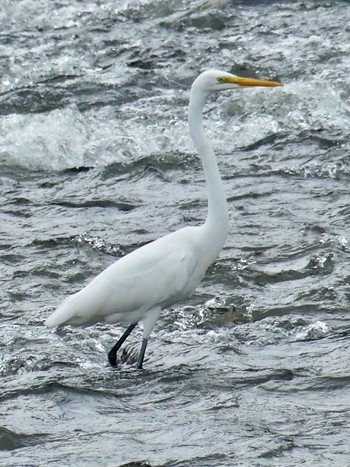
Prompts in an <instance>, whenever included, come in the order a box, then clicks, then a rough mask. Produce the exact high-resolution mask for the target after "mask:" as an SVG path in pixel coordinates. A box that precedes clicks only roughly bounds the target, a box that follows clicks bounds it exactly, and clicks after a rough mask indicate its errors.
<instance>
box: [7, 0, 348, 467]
mask: <svg viewBox="0 0 350 467" xmlns="http://www.w3.org/2000/svg"><path fill="white" fill-rule="evenodd" d="M349 17H350V4H349V2H348V1H335V0H333V1H332V0H330V1H327V2H323V1H296V2H291V1H267V0H266V1H263V0H261V1H258V0H257V1H252V0H251V1H248V0H246V1H233V0H232V1H231V2H228V1H224V0H221V1H219V0H217V1H214V0H208V1H201V0H198V1H195V2H194V1H192V2H191V1H189V0H182V1H180V0H165V1H163V0H158V1H157V0H143V1H136V0H124V1H119V2H117V1H103V0H101V1H84V2H81V1H78V0H69V1H68V0H59V1H56V2H50V1H49V0H40V1H34V0H21V1H19V2H10V1H4V2H2V6H1V11H0V24H1V28H0V53H1V60H0V69H1V73H0V181H1V184H0V190H1V198H0V199H1V212H0V231H1V235H0V270H1V276H0V280H1V292H0V299H1V308H0V347H1V359H0V415H1V417H0V451H1V453H0V465H1V466H46V465H50V466H64V465H72V466H78V467H79V466H91V467H93V466H106V467H112V466H113V467H116V466H118V467H119V466H122V465H125V464H127V465H129V466H131V465H134V466H136V465H138V466H146V465H149V466H168V467H170V466H181V467H183V466H194V467H195V466H198V467H202V466H272V465H274V466H294V465H317V466H329V465H332V466H335V465H336V466H343V465H344V466H347V465H349V463H350V441H349V439H350V421H349V420H350V363H349V351H350V336H349V334H350V306H349V299H350V288H349V280H350V245H349V225H350V207H349V181H350V163H349V149H350V145H349V116H350V105H349V97H350V88H349V75H350V58H349V52H350V50H349V49H350V47H349V40H350V26H349V21H348V19H349ZM208 68H219V69H222V70H226V71H231V72H234V73H236V74H241V75H249V76H257V77H260V78H266V79H279V80H281V81H282V82H283V83H284V87H283V88H278V89H263V88H260V89H259V88H255V89H237V91H236V92H227V93H222V94H220V95H216V96H212V97H211V98H210V99H209V101H208V104H207V106H206V108H205V118H206V129H207V132H208V135H209V137H210V138H211V140H212V141H213V144H214V147H215V151H216V154H217V156H218V161H219V166H220V170H221V173H222V176H223V179H224V184H225V190H226V193H227V197H228V202H229V213H230V232H229V236H228V238H227V241H226V243H225V247H224V249H223V251H222V253H221V255H220V257H219V258H218V259H217V261H216V262H215V264H214V265H213V266H212V267H211V268H210V269H209V271H208V273H207V275H206V277H205V279H204V280H203V281H202V283H201V284H200V286H199V287H198V289H197V291H196V292H195V294H194V295H193V296H192V297H191V298H189V299H188V300H187V301H186V302H185V303H179V304H177V305H176V306H174V307H172V308H171V309H169V310H165V311H164V312H163V314H162V315H161V318H160V319H159V320H158V322H157V324H156V327H155V330H154V332H153V334H152V336H151V340H150V343H149V348H148V354H147V355H146V357H147V358H146V361H145V368H144V370H143V371H137V370H136V369H135V356H136V355H137V351H138V348H139V345H140V339H141V336H142V331H141V329H140V328H139V329H137V331H136V332H135V334H134V335H132V336H131V337H130V339H129V340H128V341H127V345H126V346H125V352H124V353H123V354H122V355H120V359H121V363H120V366H119V368H118V369H116V370H112V369H111V368H110V367H109V366H108V364H107V358H106V353H107V352H108V350H109V348H110V347H111V346H112V345H113V344H114V343H115V342H116V340H117V339H118V337H119V336H120V335H121V333H122V332H123V330H124V328H123V327H122V326H118V325H116V326H109V325H102V324H100V325H96V326H93V327H90V328H85V329H81V328H71V327H69V326H68V327H65V328H63V329H61V330H59V331H51V330H49V329H47V328H46V327H45V326H44V324H43V322H44V320H45V319H46V317H47V316H48V315H49V314H50V313H51V312H52V311H53V310H54V309H55V307H56V306H57V305H58V303H59V302H60V301H61V300H62V299H63V298H64V297H66V296H67V295H69V294H71V293H72V292H74V291H77V290H79V289H80V288H82V287H83V286H84V285H86V284H87V283H88V282H89V280H91V279H92V278H93V277H94V276H95V275H96V274H97V273H98V272H100V271H101V270H102V269H104V268H105V267H107V266H108V265H109V264H111V263H112V262H113V261H115V260H116V259H117V258H119V257H121V256H123V255H124V254H126V253H128V252H130V251H132V250H134V249H135V248H137V247H139V246H141V245H143V244H144V243H146V242H148V241H151V240H154V239H156V238H158V237H159V236H161V235H164V234H166V233H168V232H170V231H173V230H176V229H178V228H181V227H184V226H186V225H198V224H200V223H201V222H203V220H204V219H205V214H206V191H205V185H204V177H203V172H202V169H201V165H200V161H199V159H198V157H197V155H196V152H195V150H194V148H193V145H192V143H191V140H190V138H189V135H188V129H187V123H186V120H187V105H188V98H189V88H190V86H191V83H192V81H193V79H194V78H195V77H196V76H197V75H198V74H199V73H200V72H201V71H203V70H205V69H208ZM130 293H132V291H130Z"/></svg>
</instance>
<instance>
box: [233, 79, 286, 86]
mask: <svg viewBox="0 0 350 467" xmlns="http://www.w3.org/2000/svg"><path fill="white" fill-rule="evenodd" d="M228 81H229V82H230V83H236V84H239V85H240V86H269V87H272V86H283V84H282V83H279V82H278V81H266V80H264V79H255V78H242V77H240V76H232V78H231V77H230V78H228Z"/></svg>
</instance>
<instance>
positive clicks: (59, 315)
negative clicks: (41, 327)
mask: <svg viewBox="0 0 350 467" xmlns="http://www.w3.org/2000/svg"><path fill="white" fill-rule="evenodd" d="M73 297H74V295H72V296H70V297H68V298H66V299H65V300H64V301H63V302H62V303H61V304H60V305H59V307H58V308H57V310H56V311H54V312H53V313H52V314H51V315H50V316H49V317H48V318H47V319H46V321H45V325H46V326H48V327H49V328H56V327H58V326H61V325H62V324H68V323H70V322H71V321H72V320H74V317H75V316H76V313H75V309H74V307H73V306H72V303H71V302H72V299H73Z"/></svg>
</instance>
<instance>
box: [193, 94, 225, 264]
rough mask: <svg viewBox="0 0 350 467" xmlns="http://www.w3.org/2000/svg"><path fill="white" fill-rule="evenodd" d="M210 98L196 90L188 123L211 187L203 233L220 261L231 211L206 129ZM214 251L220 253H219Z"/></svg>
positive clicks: (208, 185) (208, 191) (208, 184)
mask: <svg viewBox="0 0 350 467" xmlns="http://www.w3.org/2000/svg"><path fill="white" fill-rule="evenodd" d="M206 97H207V95H206V94H205V93H203V92H201V90H200V89H194V88H193V87H192V91H191V98H190V105H189V109H188V123H189V128H190V134H191V137H192V140H193V142H194V145H195V147H196V149H197V151H198V153H199V155H200V158H201V161H202V165H203V170H204V175H205V180H206V184H207V193H208V215H207V219H206V222H205V224H204V226H203V229H204V232H205V238H206V240H207V241H208V242H209V245H210V247H211V248H212V250H213V254H215V257H216V256H217V254H218V252H219V251H220V250H221V247H222V245H223V243H224V241H225V238H226V236H227V232H228V209H227V202H226V197H225V193H224V189H223V185H222V181H221V177H220V172H219V168H218V165H217V162H216V157H215V154H214V150H213V148H212V146H211V144H210V141H209V140H208V138H207V136H206V135H205V132H204V128H203V117H202V112H203V107H204V103H205V99H206ZM214 250H217V251H216V253H214Z"/></svg>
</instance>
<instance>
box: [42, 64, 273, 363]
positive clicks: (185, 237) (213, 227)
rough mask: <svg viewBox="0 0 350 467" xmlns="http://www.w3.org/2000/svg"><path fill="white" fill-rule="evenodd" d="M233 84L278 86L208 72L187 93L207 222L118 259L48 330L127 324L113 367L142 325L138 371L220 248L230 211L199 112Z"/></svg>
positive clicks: (72, 300)
mask: <svg viewBox="0 0 350 467" xmlns="http://www.w3.org/2000/svg"><path fill="white" fill-rule="evenodd" d="M237 85H240V86H281V83H278V82H275V81H264V80H259V79H251V78H242V77H239V76H235V75H232V74H230V73H226V72H222V71H216V70H209V71H205V72H204V73H202V74H201V75H199V76H198V78H197V79H196V80H195V81H194V83H193V84H192V88H191V97H190V104H189V109H188V124H189V129H190V134H191V137H192V140H193V142H194V145H195V147H196V148H197V151H198V153H199V155H200V157H201V161H202V165H203V170H204V174H205V180H206V185H207V192H208V214H207V218H206V221H205V223H204V224H203V225H201V226H198V227H185V228H182V229H180V230H177V231H176V232H173V233H170V234H168V235H166V236H164V237H162V238H159V239H158V240H155V241H154V242H152V243H148V244H147V245H144V246H142V247H141V248H139V249H137V250H135V251H133V252H132V253H130V254H128V255H126V256H124V257H123V258H121V259H119V260H117V261H116V262H115V263H113V264H112V265H111V266H109V267H108V268H107V269H105V270H104V271H103V272H101V273H100V274H99V275H98V276H97V277H95V279H93V280H92V282H90V284H88V285H87V286H86V287H85V288H83V289H82V290H80V291H79V292H77V293H75V294H73V295H71V296H69V297H68V298H66V299H65V300H64V301H63V302H62V303H61V305H60V306H59V307H58V308H57V310H56V311H55V312H54V313H53V314H52V315H51V316H49V317H48V318H47V320H46V323H45V324H46V325H47V326H49V327H55V326H61V325H63V324H71V325H77V326H79V325H91V324H94V323H96V322H98V321H104V322H107V323H117V322H128V323H131V324H130V326H129V327H128V328H127V330H126V331H125V332H124V334H123V335H122V337H121V338H120V339H119V341H118V342H117V343H116V344H115V346H114V347H113V348H112V349H111V350H110V352H109V353H108V359H109V363H110V364H111V365H112V366H116V356H117V351H118V350H119V348H120V347H121V345H122V344H123V342H124V341H125V340H126V338H127V337H128V336H129V334H130V333H131V331H132V330H133V329H134V327H135V326H136V324H137V323H138V322H139V321H140V320H142V321H143V339H142V345H141V350H140V353H139V356H138V361H137V368H142V364H143V360H144V356H145V351H146V347H147V343H148V339H149V336H150V334H151V331H152V329H153V327H154V325H155V323H156V321H157V319H158V317H159V314H160V312H161V310H162V309H163V308H165V307H168V306H170V305H172V304H173V303H175V302H178V301H180V300H182V299H184V298H185V297H187V296H189V295H190V294H192V292H193V291H194V290H195V288H196V287H197V285H198V284H199V282H200V281H201V279H202V278H203V277H204V275H205V273H206V271H207V269H208V267H209V266H210V265H211V264H212V262H213V261H214V260H215V258H216V257H217V256H218V254H219V252H220V250H221V248H222V246H223V244H224V241H225V238H226V235H227V232H228V209H227V203H226V198H225V194H224V190H223V186H222V181H221V177H220V173H219V169H218V166H217V162H216V158H215V155H214V151H213V149H212V146H211V144H210V142H209V140H208V139H207V137H206V135H205V132H204V129H203V123H202V110H203V106H204V103H205V100H206V98H207V97H208V95H209V94H210V93H211V92H213V91H221V90H225V89H231V88H234V87H236V86H237Z"/></svg>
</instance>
